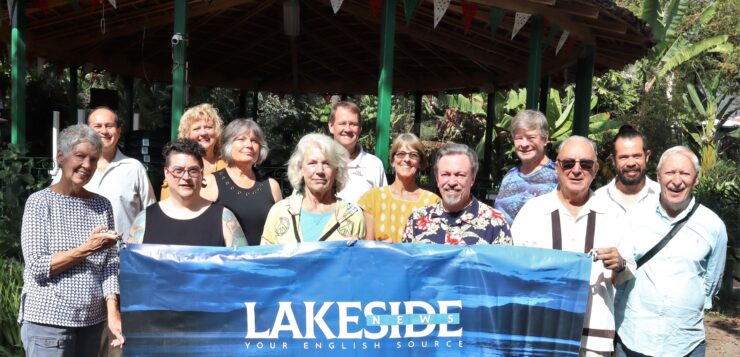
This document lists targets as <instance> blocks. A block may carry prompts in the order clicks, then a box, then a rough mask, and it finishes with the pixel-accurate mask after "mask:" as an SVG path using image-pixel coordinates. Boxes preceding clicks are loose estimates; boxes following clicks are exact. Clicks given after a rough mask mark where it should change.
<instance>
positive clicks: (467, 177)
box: [402, 144, 511, 245]
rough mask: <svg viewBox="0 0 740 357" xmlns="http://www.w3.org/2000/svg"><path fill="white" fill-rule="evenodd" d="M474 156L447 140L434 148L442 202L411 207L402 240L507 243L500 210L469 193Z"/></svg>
mask: <svg viewBox="0 0 740 357" xmlns="http://www.w3.org/2000/svg"><path fill="white" fill-rule="evenodd" d="M477 173H478V156H477V155H476V154H475V151H473V150H472V149H471V148H469V147H468V146H467V145H462V144H447V145H445V146H444V147H443V148H441V149H440V150H439V151H438V152H437V160H436V162H435V164H434V175H435V177H436V179H437V187H438V188H439V193H440V196H442V202H439V203H436V204H434V205H431V206H427V207H422V208H419V209H416V210H414V211H413V212H412V213H411V216H410V217H409V219H408V221H407V222H406V229H405V230H404V233H403V240H402V241H403V242H404V243H412V242H413V243H435V244H451V245H473V244H511V233H510V232H509V225H508V224H507V223H506V220H505V219H504V216H503V214H501V212H499V211H497V210H495V209H493V208H491V207H489V206H488V205H486V204H484V203H482V202H480V201H478V200H477V199H476V198H475V197H473V195H472V194H471V193H470V191H471V189H472V188H473V183H475V175H476V174H477Z"/></svg>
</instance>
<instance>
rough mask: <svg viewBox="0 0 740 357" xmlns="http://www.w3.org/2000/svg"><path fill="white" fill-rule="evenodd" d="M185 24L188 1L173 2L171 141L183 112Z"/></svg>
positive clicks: (175, 134)
mask: <svg viewBox="0 0 740 357" xmlns="http://www.w3.org/2000/svg"><path fill="white" fill-rule="evenodd" d="M187 23H188V1H187V0H175V29H174V36H173V40H172V42H173V43H172V121H171V122H172V128H171V134H170V136H171V137H172V139H173V140H174V139H176V138H177V129H178V127H179V126H180V117H182V113H183V112H184V111H185V91H186V90H187V83H186V81H185V77H186V75H187V73H186V72H187V52H186V47H187ZM175 39H179V41H178V42H177V44H175Z"/></svg>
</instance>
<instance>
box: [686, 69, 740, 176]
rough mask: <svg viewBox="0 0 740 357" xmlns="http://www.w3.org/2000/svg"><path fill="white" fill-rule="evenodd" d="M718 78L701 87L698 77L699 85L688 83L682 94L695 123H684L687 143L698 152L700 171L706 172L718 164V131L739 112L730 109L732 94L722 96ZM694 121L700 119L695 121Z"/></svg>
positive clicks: (719, 133)
mask: <svg viewBox="0 0 740 357" xmlns="http://www.w3.org/2000/svg"><path fill="white" fill-rule="evenodd" d="M720 79H721V78H720V76H719V75H716V76H715V77H714V78H713V79H712V80H711V81H710V82H709V83H708V84H706V85H705V84H704V83H703V82H702V80H701V77H700V76H698V75H697V80H698V81H699V86H698V87H696V86H694V84H692V83H688V84H687V85H686V86H687V91H688V93H686V94H684V95H683V101H684V104H685V105H686V106H687V107H688V108H690V110H692V111H693V112H695V113H696V114H698V115H696V116H695V118H694V120H691V121H685V122H683V128H684V131H685V133H686V134H687V135H686V136H687V138H688V139H689V144H690V146H691V147H692V149H693V150H694V151H695V152H698V153H699V158H700V159H701V168H702V172H709V171H711V170H712V168H714V165H715V163H716V161H717V146H718V144H719V140H720V137H721V131H720V130H718V129H719V128H721V127H722V125H723V124H724V123H725V122H726V121H727V119H729V118H730V117H731V115H732V114H734V113H736V112H737V111H738V110H737V109H734V110H733V111H731V110H730V106H731V104H732V102H733V99H734V94H732V93H725V92H724V91H723V88H722V87H721V86H720V83H721V82H720ZM696 119H700V121H698V122H697V120H696Z"/></svg>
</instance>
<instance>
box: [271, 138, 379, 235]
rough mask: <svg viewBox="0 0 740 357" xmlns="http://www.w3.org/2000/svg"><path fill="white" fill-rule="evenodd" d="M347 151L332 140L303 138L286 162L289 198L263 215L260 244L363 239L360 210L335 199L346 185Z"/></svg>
mask: <svg viewBox="0 0 740 357" xmlns="http://www.w3.org/2000/svg"><path fill="white" fill-rule="evenodd" d="M348 162H349V154H348V153H347V150H346V149H345V148H344V147H342V146H341V145H340V144H339V143H337V142H336V141H334V140H333V139H332V138H330V137H328V136H326V135H322V134H308V135H306V136H304V137H303V138H301V140H300V141H299V142H298V145H297V146H296V148H295V150H294V151H293V154H292V155H291V156H290V159H289V160H288V178H289V179H290V184H291V185H292V186H293V189H294V190H295V191H294V193H293V195H291V196H290V197H288V198H286V199H284V200H282V201H280V202H278V203H276V204H275V205H274V206H272V208H271V209H270V213H269V214H268V215H267V221H266V222H265V227H264V230H263V232H262V244H285V243H301V242H317V241H325V240H346V239H364V238H365V234H366V232H365V221H364V220H363V218H362V210H361V209H360V207H359V206H357V205H356V204H354V203H351V202H348V201H345V200H343V199H341V198H339V197H337V192H339V191H341V190H342V188H344V186H345V185H346V184H347V181H348V179H349V175H348V170H347V163H348Z"/></svg>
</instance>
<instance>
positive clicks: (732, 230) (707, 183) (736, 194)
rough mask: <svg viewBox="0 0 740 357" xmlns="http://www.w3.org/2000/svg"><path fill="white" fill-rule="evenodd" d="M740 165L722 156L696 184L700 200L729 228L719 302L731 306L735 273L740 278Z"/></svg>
mask: <svg viewBox="0 0 740 357" xmlns="http://www.w3.org/2000/svg"><path fill="white" fill-rule="evenodd" d="M739 170H740V165H738V164H737V163H735V162H734V161H731V160H723V161H719V162H717V164H716V165H715V166H714V168H712V169H711V170H710V171H709V172H706V173H704V175H703V176H702V177H701V179H700V180H699V183H698V184H697V185H696V187H695V188H694V193H695V195H696V198H697V200H698V201H699V202H700V203H701V204H703V205H705V206H707V207H708V208H709V209H711V210H712V211H713V212H714V213H716V214H717V215H718V216H719V218H720V219H722V221H723V222H724V223H725V227H726V228H727V237H728V242H727V243H728V244H727V262H726V263H725V274H724V277H723V280H722V287H721V289H720V294H719V296H720V305H721V306H722V307H732V306H731V305H733V304H734V302H733V300H732V284H733V277H734V278H737V279H740V248H739V247H738V242H737V241H736V239H737V237H738V234H740V220H738V219H737V213H738V212H740V178H738V176H737V173H738V172H739Z"/></svg>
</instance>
